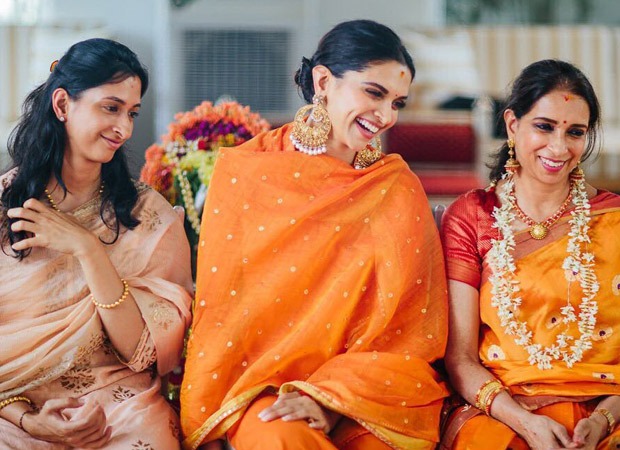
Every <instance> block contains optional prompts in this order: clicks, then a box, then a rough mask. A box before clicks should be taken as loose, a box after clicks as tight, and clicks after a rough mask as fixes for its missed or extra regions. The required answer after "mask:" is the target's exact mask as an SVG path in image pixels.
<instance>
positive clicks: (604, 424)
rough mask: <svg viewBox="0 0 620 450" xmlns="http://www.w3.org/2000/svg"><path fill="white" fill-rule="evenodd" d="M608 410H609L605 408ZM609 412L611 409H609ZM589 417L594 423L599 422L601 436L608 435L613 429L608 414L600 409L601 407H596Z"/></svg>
mask: <svg viewBox="0 0 620 450" xmlns="http://www.w3.org/2000/svg"><path fill="white" fill-rule="evenodd" d="M604 411H607V410H604ZM607 412H608V413H609V411H607ZM588 419H590V420H592V421H593V422H594V423H596V424H598V426H599V427H600V432H601V434H600V436H607V435H608V434H609V433H610V431H612V430H611V429H610V428H611V426H610V421H609V419H608V418H607V416H606V415H605V414H604V413H603V412H602V411H601V410H600V409H595V410H594V411H593V412H592V414H590V417H588Z"/></svg>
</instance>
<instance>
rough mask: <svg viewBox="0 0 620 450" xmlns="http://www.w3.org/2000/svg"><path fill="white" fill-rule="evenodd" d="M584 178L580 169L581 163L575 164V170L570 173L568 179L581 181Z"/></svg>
mask: <svg viewBox="0 0 620 450" xmlns="http://www.w3.org/2000/svg"><path fill="white" fill-rule="evenodd" d="M584 178H585V174H584V173H583V169H582V168H581V161H579V162H578V163H577V165H576V166H575V168H574V169H573V170H571V171H570V179H571V180H573V181H579V180H583V179H584Z"/></svg>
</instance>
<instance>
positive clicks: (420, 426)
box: [181, 126, 447, 449]
mask: <svg viewBox="0 0 620 450" xmlns="http://www.w3.org/2000/svg"><path fill="white" fill-rule="evenodd" d="M287 143H288V127H287V126H285V127H283V128H282V129H280V130H276V131H274V132H270V133H267V134H265V135H261V136H259V137H258V138H257V139H256V140H254V141H251V142H250V143H248V144H245V145H243V146H241V147H239V148H237V149H226V150H223V151H221V153H220V157H219V159H218V162H217V163H216V170H215V174H214V177H213V180H212V183H211V185H210V188H209V194H208V198H207V203H206V205H205V210H204V213H203V223H202V232H201V243H200V251H199V258H198V280H197V294H196V310H195V316H194V322H193V328H192V335H191V338H190V342H189V346H188V357H187V366H186V373H185V377H184V382H183V386H182V390H181V404H182V426H183V430H184V434H185V436H186V439H185V441H184V446H185V448H192V449H195V448H197V447H198V445H200V444H201V443H204V442H207V441H210V440H213V439H216V438H218V437H221V436H223V435H224V434H225V433H226V431H227V430H228V429H229V428H230V427H231V426H233V425H234V424H235V422H236V421H237V420H238V419H239V418H240V417H241V415H242V414H243V412H244V410H245V409H246V408H247V406H248V405H249V403H250V402H251V401H252V400H253V399H254V398H256V397H257V396H258V395H259V394H260V393H261V392H263V391H264V390H266V389H271V390H280V391H289V390H301V391H304V392H305V393H306V394H308V395H310V396H312V397H313V398H314V399H315V400H316V401H317V402H319V403H321V404H323V405H324V406H326V407H327V408H329V409H332V410H334V411H337V412H339V413H340V414H343V415H345V416H347V417H350V418H352V419H354V420H355V421H357V422H358V423H360V424H361V425H363V426H364V427H365V428H367V429H368V430H370V431H371V432H372V433H373V434H374V435H375V436H377V437H379V438H380V439H382V440H384V441H385V442H388V443H389V444H390V445H391V446H393V447H394V448H411V445H413V443H414V442H416V439H424V440H428V441H437V439H438V420H439V411H440V408H441V403H442V399H443V397H445V395H446V390H445V388H444V386H443V384H442V383H441V382H440V381H439V379H438V376H437V374H436V373H435V372H434V371H433V369H432V368H431V367H430V363H431V362H433V361H435V360H436V359H438V358H440V357H441V356H443V353H444V350H445V343H446V330H447V324H446V321H447V316H446V284H445V275H444V264H443V258H442V255H441V251H440V247H439V240H438V233H437V230H436V228H435V226H434V223H433V219H432V217H431V213H430V208H429V206H428V202H427V200H426V198H425V196H424V194H423V191H422V188H421V186H420V184H419V182H418V180H417V178H415V176H413V175H412V174H411V172H410V171H409V169H408V168H407V166H406V165H405V164H404V163H403V161H402V160H401V159H400V158H399V157H397V156H394V155H392V156H388V157H385V158H384V159H383V160H382V161H381V162H379V163H377V164H375V165H373V166H372V167H370V168H368V169H365V170H362V171H357V170H354V169H352V168H351V167H350V166H348V165H347V164H344V163H342V162H340V161H337V160H335V159H332V158H329V157H325V158H323V157H321V158H308V157H306V156H305V155H301V154H299V153H298V152H294V151H292V150H290V149H289V146H288V145H287ZM270 149H273V150H270Z"/></svg>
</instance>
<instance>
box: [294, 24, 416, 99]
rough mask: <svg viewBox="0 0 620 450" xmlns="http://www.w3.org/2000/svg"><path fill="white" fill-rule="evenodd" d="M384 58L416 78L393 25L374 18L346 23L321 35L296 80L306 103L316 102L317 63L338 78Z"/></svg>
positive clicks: (409, 57) (410, 60)
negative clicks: (399, 64)
mask: <svg viewBox="0 0 620 450" xmlns="http://www.w3.org/2000/svg"><path fill="white" fill-rule="evenodd" d="M384 61H397V62H399V63H402V64H404V65H406V66H407V67H408V68H409V70H410V72H411V79H413V78H414V77H415V67H414V65H413V60H412V59H411V55H410V54H409V52H408V51H407V49H406V48H405V46H404V45H403V43H402V41H401V40H400V38H399V37H398V36H397V35H396V33H394V32H393V31H392V30H391V29H390V28H388V27H386V26H385V25H381V24H380V23H377V22H373V21H372V20H351V21H349V22H342V23H340V24H338V25H336V26H335V27H334V28H332V29H331V30H330V31H329V32H328V33H327V34H326V35H325V36H323V37H322V38H321V41H320V42H319V46H318V48H317V50H316V52H314V55H313V56H312V58H311V59H307V58H302V59H301V67H300V68H299V69H298V70H297V72H296V73H295V83H296V84H297V86H299V88H300V89H301V93H302V95H303V97H304V99H305V100H306V102H308V103H312V97H313V96H314V83H313V81H312V68H313V67H314V66H317V65H323V66H325V67H327V68H328V69H329V70H330V72H331V73H332V74H333V75H334V76H335V77H337V78H341V77H342V76H343V75H344V73H345V72H348V71H350V70H353V71H356V72H361V71H362V70H364V69H366V68H367V67H368V66H370V65H372V64H374V63H378V62H384Z"/></svg>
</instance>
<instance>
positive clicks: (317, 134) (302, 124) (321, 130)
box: [291, 94, 332, 155]
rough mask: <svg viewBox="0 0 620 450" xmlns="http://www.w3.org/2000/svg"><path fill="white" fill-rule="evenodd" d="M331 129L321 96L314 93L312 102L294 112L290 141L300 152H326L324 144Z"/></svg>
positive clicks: (310, 153)
mask: <svg viewBox="0 0 620 450" xmlns="http://www.w3.org/2000/svg"><path fill="white" fill-rule="evenodd" d="M308 113H309V114H308ZM307 114H308V117H306V115H307ZM331 129H332V123H331V121H330V120H329V116H328V115H327V110H326V109H325V101H324V99H323V96H321V95H316V94H315V95H314V97H312V104H311V105H306V106H302V107H301V108H299V110H298V111H297V113H296V114H295V122H294V124H293V131H292V132H291V141H292V142H293V145H294V146H295V148H296V149H297V150H299V151H300V152H302V153H305V154H307V155H321V154H323V153H325V152H327V147H326V146H325V144H326V143H327V137H328V136H329V132H330V131H331Z"/></svg>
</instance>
